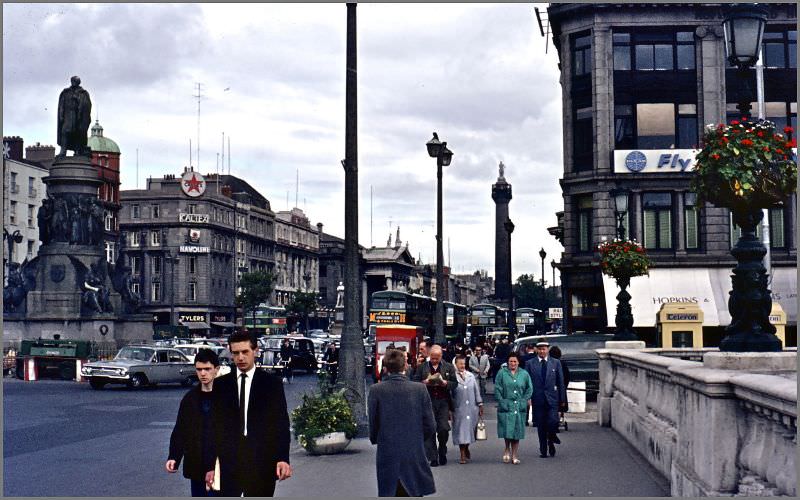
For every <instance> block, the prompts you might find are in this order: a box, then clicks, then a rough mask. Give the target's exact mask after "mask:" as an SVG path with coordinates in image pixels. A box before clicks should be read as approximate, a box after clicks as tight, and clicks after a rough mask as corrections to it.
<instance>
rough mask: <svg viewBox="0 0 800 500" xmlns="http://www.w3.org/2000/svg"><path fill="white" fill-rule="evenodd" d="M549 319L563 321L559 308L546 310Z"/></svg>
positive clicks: (561, 310) (562, 313)
mask: <svg viewBox="0 0 800 500" xmlns="http://www.w3.org/2000/svg"><path fill="white" fill-rule="evenodd" d="M547 315H548V316H549V317H550V319H564V311H563V309H561V308H560V307H550V308H549V309H547Z"/></svg>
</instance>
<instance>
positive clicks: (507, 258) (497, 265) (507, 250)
mask: <svg viewBox="0 0 800 500" xmlns="http://www.w3.org/2000/svg"><path fill="white" fill-rule="evenodd" d="M504 174H505V165H503V162H500V165H499V175H498V177H497V182H495V183H494V184H492V199H493V200H494V203H495V241H494V276H495V285H494V299H495V300H494V302H495V304H496V305H498V306H502V307H505V308H507V309H508V310H509V317H508V321H509V325H508V326H509V331H510V332H512V333H513V332H514V330H515V328H514V326H515V325H514V324H513V320H514V316H513V314H512V313H511V310H512V309H513V305H514V304H513V295H512V291H511V233H512V231H514V224H513V223H512V222H511V219H509V217H508V203H509V202H510V201H511V184H509V183H508V182H506V178H505V175H504Z"/></svg>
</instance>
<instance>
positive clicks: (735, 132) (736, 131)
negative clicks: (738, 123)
mask: <svg viewBox="0 0 800 500" xmlns="http://www.w3.org/2000/svg"><path fill="white" fill-rule="evenodd" d="M731 133H732V134H738V133H739V129H738V128H732V129H731Z"/></svg>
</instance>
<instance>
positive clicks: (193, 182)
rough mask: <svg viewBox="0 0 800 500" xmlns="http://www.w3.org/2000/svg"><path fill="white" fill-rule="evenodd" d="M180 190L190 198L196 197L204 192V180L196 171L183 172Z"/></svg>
mask: <svg viewBox="0 0 800 500" xmlns="http://www.w3.org/2000/svg"><path fill="white" fill-rule="evenodd" d="M181 190H183V194H185V195H186V196H189V197H190V198H197V197H198V196H202V195H203V193H205V192H206V180H205V178H203V176H202V175H201V174H199V173H197V172H185V173H184V174H183V177H181Z"/></svg>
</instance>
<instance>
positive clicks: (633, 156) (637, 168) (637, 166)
mask: <svg viewBox="0 0 800 500" xmlns="http://www.w3.org/2000/svg"><path fill="white" fill-rule="evenodd" d="M625 166H626V167H627V168H628V170H630V171H631V172H641V171H642V170H644V167H646V166H647V157H645V155H644V153H642V152H641V151H631V152H630V153H628V156H626V157H625Z"/></svg>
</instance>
